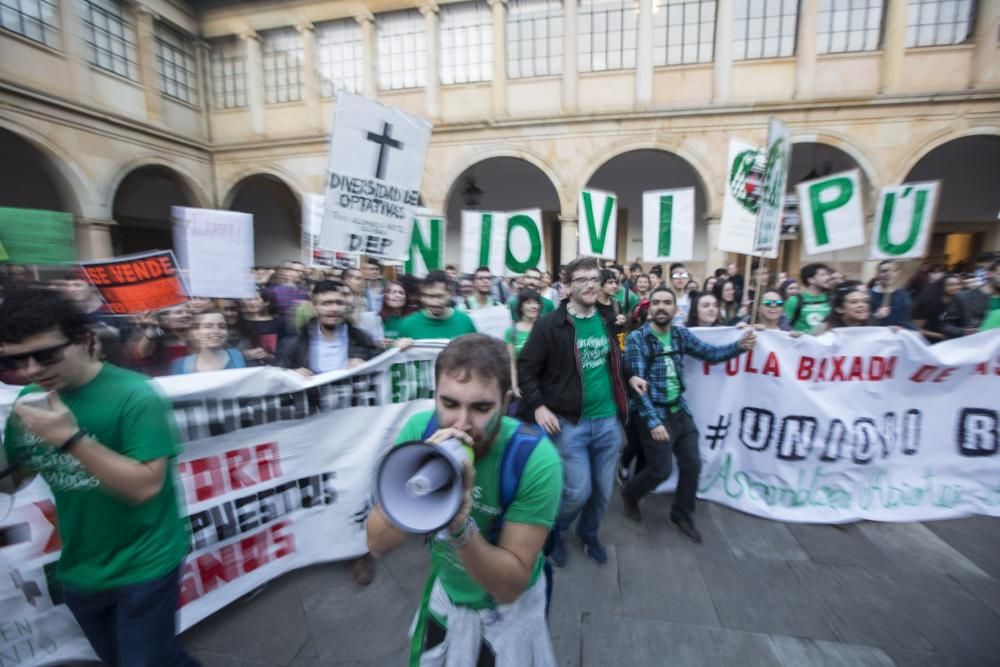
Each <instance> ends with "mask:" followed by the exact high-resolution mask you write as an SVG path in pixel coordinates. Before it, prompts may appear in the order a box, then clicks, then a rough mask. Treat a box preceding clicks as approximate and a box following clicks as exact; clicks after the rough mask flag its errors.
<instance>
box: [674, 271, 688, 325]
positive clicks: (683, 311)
mask: <svg viewBox="0 0 1000 667" xmlns="http://www.w3.org/2000/svg"><path fill="white" fill-rule="evenodd" d="M690 281H691V274H690V273H689V272H688V270H687V268H686V267H685V266H684V265H683V264H681V263H680V262H674V263H673V264H671V265H670V285H671V287H672V289H673V291H674V294H676V295H677V310H676V312H675V313H674V324H675V325H677V326H684V323H685V322H686V321H687V319H688V313H689V312H690V310H691V300H692V298H693V295H691V294H688V292H687V291H686V290H685V288H686V287H687V284H688V283H689V282H690Z"/></svg>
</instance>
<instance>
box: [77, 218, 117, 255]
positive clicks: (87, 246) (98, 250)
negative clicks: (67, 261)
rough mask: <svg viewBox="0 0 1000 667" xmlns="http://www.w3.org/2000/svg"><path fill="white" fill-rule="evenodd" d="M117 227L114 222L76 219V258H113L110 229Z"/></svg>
mask: <svg viewBox="0 0 1000 667" xmlns="http://www.w3.org/2000/svg"><path fill="white" fill-rule="evenodd" d="M116 226H118V223H117V222H115V221H114V220H94V219H89V218H79V217H78V218H76V258H77V259H79V260H87V259H105V258H107V257H114V256H115V253H114V250H113V249H112V246H111V228H112V227H116Z"/></svg>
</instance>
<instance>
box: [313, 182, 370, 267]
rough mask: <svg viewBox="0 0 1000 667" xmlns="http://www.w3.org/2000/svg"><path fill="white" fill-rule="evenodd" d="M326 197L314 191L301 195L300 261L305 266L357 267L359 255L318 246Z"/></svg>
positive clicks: (358, 265)
mask: <svg viewBox="0 0 1000 667" xmlns="http://www.w3.org/2000/svg"><path fill="white" fill-rule="evenodd" d="M325 199H326V197H324V196H323V195H318V194H314V193H307V194H304V195H303V196H302V262H303V263H304V264H305V265H306V266H332V267H336V268H338V269H357V268H360V265H361V255H359V254H357V253H349V252H337V251H336V250H324V249H323V248H320V247H319V232H320V230H321V229H322V228H323V207H324V205H325V204H324V200H325Z"/></svg>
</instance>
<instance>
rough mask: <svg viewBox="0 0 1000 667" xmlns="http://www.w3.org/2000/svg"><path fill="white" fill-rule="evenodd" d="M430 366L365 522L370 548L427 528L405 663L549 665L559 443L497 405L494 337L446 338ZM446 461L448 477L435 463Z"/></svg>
mask: <svg viewBox="0 0 1000 667" xmlns="http://www.w3.org/2000/svg"><path fill="white" fill-rule="evenodd" d="M434 374H435V381H436V395H435V399H434V403H435V407H434V410H431V411H426V412H421V413H418V414H415V415H413V416H412V417H411V418H410V419H409V421H407V423H406V425H405V426H404V427H403V429H402V431H401V432H400V434H399V436H398V438H397V447H395V448H394V449H393V450H392V451H391V452H390V453H389V454H388V455H387V456H386V458H385V459H384V460H383V462H382V464H381V465H380V467H379V473H378V475H377V481H376V485H377V491H378V497H379V502H378V503H377V505H376V506H375V508H374V510H373V511H372V513H371V515H370V516H369V517H368V522H367V529H368V548H369V550H370V551H371V553H372V554H373V555H375V557H376V558H377V557H380V556H382V555H384V554H386V553H388V552H389V551H392V550H393V549H395V548H396V547H398V546H399V545H400V544H402V543H403V541H404V540H406V538H407V537H408V536H409V535H410V534H412V533H419V532H425V533H426V532H432V531H436V532H433V533H432V534H431V535H430V539H429V540H428V543H429V545H430V550H431V574H430V577H429V579H428V584H427V588H426V590H425V591H424V596H423V602H422V604H421V607H420V610H419V612H418V614H417V621H416V623H415V625H414V632H413V644H412V651H411V661H410V664H411V665H421V666H422V667H427V666H432V665H442V666H444V665H469V666H472V665H477V666H478V665H497V666H498V667H499V666H502V665H511V666H513V665H516V666H517V667H522V666H523V667H531V666H532V665H534V666H536V667H549V666H550V665H555V656H554V654H553V651H552V643H551V640H550V638H549V633H548V627H547V625H546V621H545V613H546V606H547V586H548V583H549V578H548V576H547V574H546V573H545V571H544V570H545V567H544V560H545V558H544V555H543V553H542V549H543V546H544V544H545V541H546V538H547V536H548V533H549V530H550V529H551V527H552V524H553V522H554V521H555V518H556V512H557V511H558V509H559V499H560V496H561V494H562V463H561V461H560V458H559V454H558V452H557V451H556V449H555V446H554V445H553V444H552V443H551V442H550V441H549V440H548V438H547V437H545V434H544V433H542V432H541V431H540V430H538V429H535V428H534V427H529V426H526V425H524V424H521V423H520V422H518V421H517V420H515V419H512V418H510V417H506V416H504V415H505V414H506V410H507V405H508V403H509V402H510V399H511V374H510V360H509V358H508V356H507V350H506V347H505V346H504V344H503V342H501V341H500V340H498V339H494V338H490V337H488V336H484V335H480V334H470V335H466V336H462V337H460V338H457V339H455V340H453V341H452V342H451V343H450V344H449V345H448V346H447V347H446V348H445V349H444V350H443V351H442V352H441V354H439V355H438V357H437V361H436V363H435V367H434ZM463 445H464V447H463ZM421 448H423V449H421ZM429 449H435V450H436V452H437V453H436V454H433V453H431V452H430V451H429ZM442 462H444V465H441V466H438V463H442ZM435 466H438V471H437V472H435V470H434V469H435ZM449 466H450V467H451V469H453V470H454V475H452V476H451V477H450V478H448V476H447V475H445V476H440V475H439V474H438V473H441V472H442V471H445V472H446V471H447V469H448V467H449ZM414 507H416V511H413V510H414ZM438 529H439V530H438Z"/></svg>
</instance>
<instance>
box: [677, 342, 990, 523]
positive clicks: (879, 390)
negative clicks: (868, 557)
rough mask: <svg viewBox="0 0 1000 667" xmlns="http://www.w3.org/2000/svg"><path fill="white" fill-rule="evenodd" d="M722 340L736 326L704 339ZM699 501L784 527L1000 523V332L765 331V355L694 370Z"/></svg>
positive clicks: (760, 348)
mask: <svg viewBox="0 0 1000 667" xmlns="http://www.w3.org/2000/svg"><path fill="white" fill-rule="evenodd" d="M693 333H694V334H695V335H697V336H698V337H700V338H703V339H704V340H706V341H707V342H711V343H717V344H719V343H726V342H730V341H732V340H735V339H736V338H737V337H738V336H739V335H740V333H741V332H739V331H737V330H734V329H721V330H720V329H695V330H694V331H693ZM684 377H685V380H686V385H687V391H686V392H685V398H686V399H687V401H688V404H689V405H690V406H691V408H692V411H693V412H694V417H695V422H696V423H697V424H698V429H699V431H700V432H701V457H702V470H701V483H700V486H699V495H700V496H701V497H702V498H706V499H708V500H713V501H716V502H719V503H722V504H724V505H729V506H730V507H735V508H736V509H739V510H740V511H743V512H747V513H750V514H756V515H757V516H762V517H766V518H770V519H776V520H779V521H793V522H806V523H844V522H848V521H857V520H862V519H864V520H871V521H927V520H936V519H948V518H953V517H959V516H964V515H968V514H988V515H991V516H1000V449H998V428H1000V410H998V407H997V400H996V396H997V391H998V389H1000V331H991V332H985V333H980V334H976V335H975V336H971V337H967V338H961V339H956V340H952V341H947V342H945V343H940V344H938V345H934V346H928V345H926V344H925V343H924V342H923V341H922V340H921V339H920V337H919V336H917V335H916V334H914V333H912V332H908V331H905V330H904V331H901V332H899V333H897V334H893V333H891V332H890V331H889V330H888V329H885V328H881V327H866V328H859V329H852V330H845V329H841V330H838V331H835V332H832V333H829V334H826V335H824V336H821V337H819V338H813V337H811V336H803V337H801V338H798V339H792V338H790V337H789V336H788V334H785V333H780V332H770V331H765V332H760V333H758V335H757V348H756V349H755V350H754V351H753V354H752V355H746V354H744V355H741V356H740V357H738V358H737V359H735V360H731V361H729V362H728V363H725V364H718V365H716V366H710V367H706V366H705V365H704V364H702V363H699V362H698V361H697V360H695V359H692V358H687V359H685V363H684Z"/></svg>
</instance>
